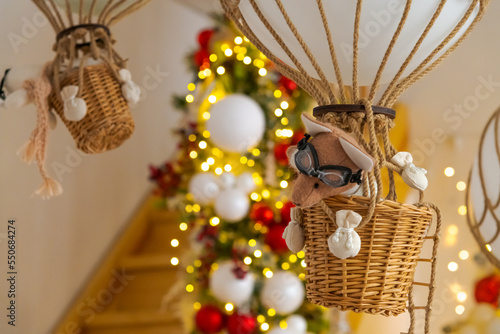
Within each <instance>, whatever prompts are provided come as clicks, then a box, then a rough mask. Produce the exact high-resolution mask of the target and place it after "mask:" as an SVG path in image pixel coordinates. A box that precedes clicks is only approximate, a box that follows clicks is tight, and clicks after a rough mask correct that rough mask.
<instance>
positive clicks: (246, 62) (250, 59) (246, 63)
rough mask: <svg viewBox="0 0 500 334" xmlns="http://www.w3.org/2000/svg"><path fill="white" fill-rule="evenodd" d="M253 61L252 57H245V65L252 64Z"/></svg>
mask: <svg viewBox="0 0 500 334" xmlns="http://www.w3.org/2000/svg"><path fill="white" fill-rule="evenodd" d="M251 63H252V58H250V57H248V56H246V57H245V58H243V64H245V65H250V64H251Z"/></svg>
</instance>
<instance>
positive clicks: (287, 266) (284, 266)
mask: <svg viewBox="0 0 500 334" xmlns="http://www.w3.org/2000/svg"><path fill="white" fill-rule="evenodd" d="M281 269H283V270H288V269H290V263H288V262H283V263H282V264H281Z"/></svg>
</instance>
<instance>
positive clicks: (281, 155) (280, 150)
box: [274, 143, 290, 166]
mask: <svg viewBox="0 0 500 334" xmlns="http://www.w3.org/2000/svg"><path fill="white" fill-rule="evenodd" d="M289 147H290V144H286V143H279V144H276V145H275V146H274V157H275V158H276V161H277V162H278V163H279V164H280V165H282V166H286V165H288V156H287V155H286V151H287V150H288V148H289Z"/></svg>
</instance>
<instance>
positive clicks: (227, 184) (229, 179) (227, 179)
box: [219, 172, 236, 189]
mask: <svg viewBox="0 0 500 334" xmlns="http://www.w3.org/2000/svg"><path fill="white" fill-rule="evenodd" d="M219 181H220V183H221V185H222V188H225V189H227V188H231V187H233V186H234V185H235V184H236V177H235V176H234V174H233V173H229V172H227V173H222V174H221V176H220V177H219Z"/></svg>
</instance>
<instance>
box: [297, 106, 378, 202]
mask: <svg viewBox="0 0 500 334" xmlns="http://www.w3.org/2000/svg"><path fill="white" fill-rule="evenodd" d="M302 121H303V122H304V125H305V127H306V131H307V134H306V135H305V136H304V138H303V139H302V140H301V141H300V142H299V144H298V145H297V147H290V148H289V149H288V151H287V155H288V157H289V161H290V164H291V165H292V167H293V168H294V169H296V170H297V171H298V177H297V179H296V181H295V184H294V187H293V191H292V195H291V200H292V202H293V203H294V204H295V205H296V206H297V207H300V208H307V207H310V206H312V205H314V204H316V203H318V202H319V201H321V200H322V199H323V198H327V197H330V196H335V195H340V194H343V195H353V194H355V193H357V192H358V193H359V191H360V190H361V183H362V177H363V171H365V172H369V171H371V170H372V168H373V166H374V164H375V162H374V160H373V158H372V157H371V156H370V155H369V154H368V153H367V152H366V151H365V150H364V149H363V148H362V147H361V145H359V143H357V142H356V140H355V139H354V138H353V137H351V136H350V135H348V134H347V133H346V132H344V131H343V130H341V129H339V128H337V127H334V126H332V125H329V124H325V123H322V122H320V121H318V120H316V119H314V118H313V117H312V116H310V115H308V114H305V113H304V114H302ZM311 136H312V139H311V138H310V137H311Z"/></svg>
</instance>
